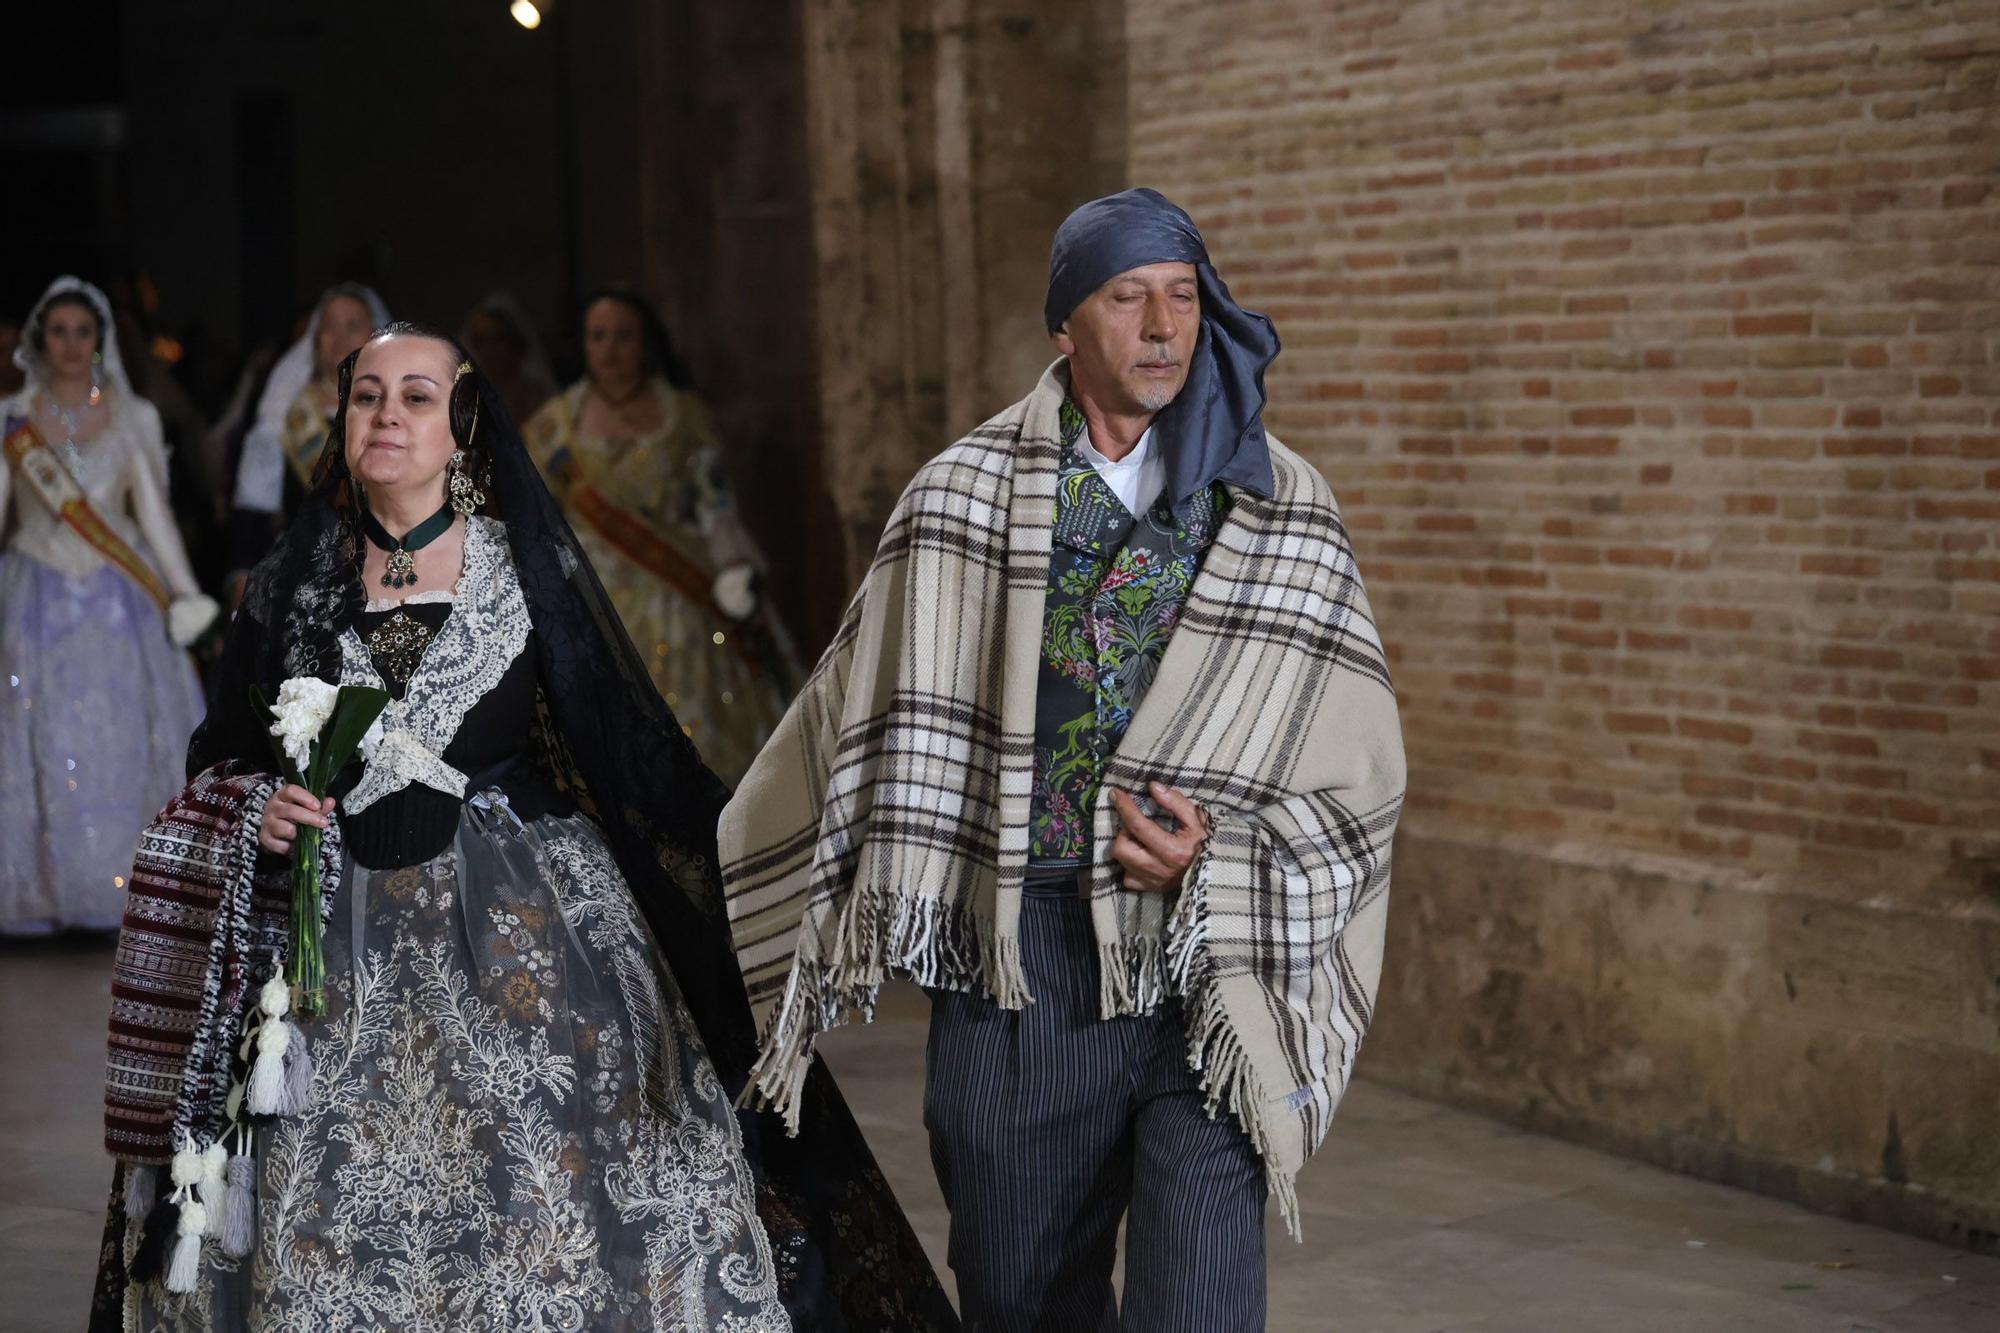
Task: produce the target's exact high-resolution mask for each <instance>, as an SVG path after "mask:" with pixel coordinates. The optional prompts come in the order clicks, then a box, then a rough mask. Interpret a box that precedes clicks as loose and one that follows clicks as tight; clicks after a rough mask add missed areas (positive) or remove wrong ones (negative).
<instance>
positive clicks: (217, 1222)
mask: <svg viewBox="0 0 2000 1333" xmlns="http://www.w3.org/2000/svg"><path fill="white" fill-rule="evenodd" d="M195 1192H196V1194H197V1195H198V1197H199V1198H200V1199H201V1206H202V1210H203V1212H204V1213H205V1214H206V1216H207V1219H208V1230H207V1234H208V1235H211V1236H214V1237H216V1238H217V1239H220V1238H221V1236H222V1218H223V1204H224V1200H225V1197H226V1196H227V1195H228V1193H229V1149H227V1148H225V1147H223V1146H222V1145H221V1144H220V1143H211V1144H209V1145H208V1147H206V1148H204V1149H203V1150H202V1154H201V1179H200V1181H198V1182H197V1183H196V1185H195Z"/></svg>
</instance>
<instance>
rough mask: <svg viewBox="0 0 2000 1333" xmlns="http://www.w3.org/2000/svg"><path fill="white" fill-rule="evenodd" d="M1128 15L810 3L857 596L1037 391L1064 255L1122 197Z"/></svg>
mask: <svg viewBox="0 0 2000 1333" xmlns="http://www.w3.org/2000/svg"><path fill="white" fill-rule="evenodd" d="M1121 10H1122V6H1121V5H1120V4H1118V3H1116V2H1115V0H1088V2H1087V3H1080V4H1079V3H1074V0H1070V2H1068V3H1065V2H1064V0H902V3H890V4H880V3H870V2H868V0H803V23H804V40H805V64H804V69H805V86H806V93H807V99H808V100H807V115H806V121H807V127H808V141H809V144H810V150H811V162H812V196H813V197H812V211H813V242H814V248H815V253H816V255H817V259H818V266H819V268H818V275H817V281H816V284H815V286H814V297H815V301H816V327H817V330H818V367H819V385H818V401H819V408H820V418H821V424H822V427H823V430H824V445H825V467H826V475H827V480H828V483H829V485H830V487H831V490H832V494H833V500H834V504H835V506H836V507H837V508H838V510H839V513H840V516H841V519H842V522H843V524H844V529H845V535H846V539H847V540H846V546H847V552H846V553H847V571H848V574H849V576H850V577H851V578H854V579H858V578H859V576H860V574H861V572H862V571H863V570H864V569H865V568H866V567H867V562H868V560H869V559H870V558H871V557H872V556H873V554H874V551H875V541H876V538H877V537H878V536H880V534H881V529H882V521H883V519H884V518H885V517H886V516H887V515H888V512H889V510H890V508H891V506H893V505H894V503H895V500H896V497H897V495H899V494H900V493H901V491H902V488H903V486H904V485H905V483H907V482H908V481H909V478H910V475H911V473H912V472H914V471H915V470H916V467H917V466H918V464H920V463H921V462H923V461H924V460H925V459H927V458H929V457H931V456H932V455H934V454H936V453H938V452H939V451H940V450H942V449H943V448H944V447H945V446H946V445H948V444H950V443H951V442H952V441H953V440H956V439H957V438H958V437H959V436H960V435H962V434H963V433H964V432H965V431H966V430H967V429H969V428H970V427H972V426H975V425H977V424H978V423H979V422H980V421H982V420H984V419H985V418H987V417H989V416H991V415H993V414H994V413H995V412H997V411H999V410H1000V409H1001V408H1003V407H1005V406H1007V405H1008V404H1009V403H1012V402H1014V401H1015V400H1017V399H1019V398H1020V397H1021V396H1022V395H1024V394H1026V393H1027V392H1028V390H1029V389H1031V388H1033V387H1034V383H1035V380H1036V379H1037V378H1038V377H1039V376H1040V374H1041V371H1042V369H1043V367H1044V366H1046V365H1047V364H1048V363H1049V362H1050V361H1051V360H1053V359H1054V356H1055V353H1054V350H1053V349H1052V348H1051V347H1050V345H1049V343H1048V339H1047V337H1046V335H1045V334H1044V332H1043V330H1042V327H1041V319H1040V313H1039V312H1040V310H1041V305H1042V292H1043V289H1044V288H1045V286H1046V285H1047V280H1048V247H1049V238H1050V236H1051V235H1053V233H1054V232H1055V229H1056V226H1057V224H1059V223H1060V222H1061V221H1062V219H1063V217H1064V216H1065V215H1066V214H1067V213H1068V212H1069V210H1070V209H1071V208H1073V207H1075V206H1076V205H1077V204H1078V203H1081V202H1083V201H1084V200H1086V199H1089V198H1091V197H1093V196H1094V195H1097V194H1101V193H1103V192H1105V191H1106V190H1109V189H1115V188H1117V186H1118V184H1119V183H1120V176H1121V173H1122V170H1123V160H1124V137H1123V136H1124V101H1123V92H1124V84H1123V79H1122V66H1121V63H1120V61H1121V57H1122V47H1123V43H1122V40H1121V33H1122V19H1121Z"/></svg>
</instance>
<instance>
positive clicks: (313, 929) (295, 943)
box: [291, 824, 326, 1018]
mask: <svg viewBox="0 0 2000 1333" xmlns="http://www.w3.org/2000/svg"><path fill="white" fill-rule="evenodd" d="M319 840H320V830H319V829H317V828H315V827H314V826H312V825H311V824H302V825H300V826H299V836H298V841H297V842H296V843H294V844H293V846H292V932H291V933H292V947H291V974H292V1005H293V1007H294V1008H296V1009H297V1010H298V1013H299V1015H300V1017H303V1018H312V1017H315V1016H317V1015H319V1014H321V1013H324V1012H325V1011H326V946H325V942H324V941H323V940H322V939H321V938H320V897H319Z"/></svg>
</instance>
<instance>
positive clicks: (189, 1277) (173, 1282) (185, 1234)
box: [167, 1199, 208, 1294]
mask: <svg viewBox="0 0 2000 1333" xmlns="http://www.w3.org/2000/svg"><path fill="white" fill-rule="evenodd" d="M207 1230H208V1209H206V1208H204V1207H202V1206H201V1200H199V1199H189V1200H188V1201H187V1202H186V1203H184V1204H182V1205H181V1228H180V1239H178V1240H176V1241H175V1242H174V1261H173V1263H172V1264H171V1265H169V1266H168V1268H167V1290H168V1291H173V1292H181V1293H183V1294H185V1293H187V1292H190V1291H193V1290H194V1287H195V1282H196V1280H197V1279H199V1278H200V1276H201V1237H202V1233H203V1232H205V1231H207Z"/></svg>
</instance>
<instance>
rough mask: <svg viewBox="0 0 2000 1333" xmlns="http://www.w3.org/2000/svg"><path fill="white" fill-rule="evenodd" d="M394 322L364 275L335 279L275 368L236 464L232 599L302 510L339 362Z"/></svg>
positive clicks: (330, 408)
mask: <svg viewBox="0 0 2000 1333" xmlns="http://www.w3.org/2000/svg"><path fill="white" fill-rule="evenodd" d="M388 322H389V310H388V307H386V306H384V305H383V304H382V298H381V297H379V296H377V295H376V294H375V293H374V291H373V290H372V289H370V288H368V287H364V286H362V285H361V284H360V283H358V282H341V283H336V284H334V285H333V286H331V287H329V288H327V289H326V290H325V291H324V292H322V293H321V294H320V298H319V300H318V301H317V302H316V303H314V305H313V311H312V315H311V316H310V317H309V318H308V319H307V320H306V329H305V332H304V333H303V334H301V335H300V336H299V340H298V341H297V342H295V343H293V344H292V345H291V347H289V348H288V349H286V351H285V354H284V355H283V356H281V357H279V358H278V360H277V363H276V364H275V365H273V366H272V367H271V375H270V378H269V379H267V380H265V381H264V391H263V393H262V394H260V395H259V396H258V399H257V417H256V420H255V421H254V422H253V423H252V424H251V427H250V430H249V432H248V433H247V434H245V435H244V437H243V453H242V455H241V457H240V458H239V459H238V460H237V464H236V494H235V504H234V510H233V514H232V518H231V522H230V527H231V533H230V568H231V573H230V576H229V588H228V593H229V600H230V603H231V605H234V604H235V602H236V599H237V598H238V596H240V595H241V591H242V581H243V578H244V576H245V575H246V574H247V573H248V572H249V570H250V567H251V566H252V565H254V564H256V563H257V561H258V560H259V559H261V558H262V557H263V554H264V552H265V551H267V550H269V549H270V546H271V542H272V540H273V539H274V538H276V537H277V535H278V533H279V532H280V531H282V530H283V528H284V526H285V525H286V524H287V523H289V522H290V521H291V519H292V516H293V515H294V514H295V513H297V512H298V507H299V501H300V500H301V499H302V498H303V497H304V496H305V493H306V490H307V488H308V487H309V486H310V485H311V482H312V475H313V468H314V466H315V465H316V464H317V463H318V462H319V453H320V445H321V444H322V443H324V442H325V440H326V429H327V423H328V421H329V419H330V418H331V417H332V416H333V410H334V399H335V391H334V384H333V376H334V370H335V368H337V367H338V366H339V365H340V363H341V361H342V360H343V359H344V358H345V357H346V356H348V354H350V353H351V352H353V351H354V349H355V348H357V347H359V346H361V344H362V342H363V340H365V339H366V338H367V337H368V335H369V333H371V332H372V331H374V330H375V329H379V328H381V327H382V326H383V325H384V324H387V323H388Z"/></svg>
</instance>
